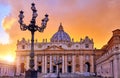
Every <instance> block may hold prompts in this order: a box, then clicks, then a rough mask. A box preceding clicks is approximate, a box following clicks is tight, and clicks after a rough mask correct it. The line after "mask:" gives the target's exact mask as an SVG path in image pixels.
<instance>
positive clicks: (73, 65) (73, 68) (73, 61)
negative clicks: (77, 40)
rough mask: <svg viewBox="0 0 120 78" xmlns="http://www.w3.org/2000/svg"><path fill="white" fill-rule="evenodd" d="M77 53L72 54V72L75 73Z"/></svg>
mask: <svg viewBox="0 0 120 78" xmlns="http://www.w3.org/2000/svg"><path fill="white" fill-rule="evenodd" d="M75 65H76V63H75V55H72V72H73V73H75Z"/></svg>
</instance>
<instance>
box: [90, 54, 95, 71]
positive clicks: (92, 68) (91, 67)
mask: <svg viewBox="0 0 120 78" xmlns="http://www.w3.org/2000/svg"><path fill="white" fill-rule="evenodd" d="M90 72H94V58H93V55H91V56H90Z"/></svg>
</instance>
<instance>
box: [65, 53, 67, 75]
mask: <svg viewBox="0 0 120 78" xmlns="http://www.w3.org/2000/svg"><path fill="white" fill-rule="evenodd" d="M65 72H66V73H67V55H65Z"/></svg>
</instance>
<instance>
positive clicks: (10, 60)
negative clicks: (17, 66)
mask: <svg viewBox="0 0 120 78" xmlns="http://www.w3.org/2000/svg"><path fill="white" fill-rule="evenodd" d="M4 60H6V61H8V62H14V57H13V56H12V55H7V56H5V57H4Z"/></svg>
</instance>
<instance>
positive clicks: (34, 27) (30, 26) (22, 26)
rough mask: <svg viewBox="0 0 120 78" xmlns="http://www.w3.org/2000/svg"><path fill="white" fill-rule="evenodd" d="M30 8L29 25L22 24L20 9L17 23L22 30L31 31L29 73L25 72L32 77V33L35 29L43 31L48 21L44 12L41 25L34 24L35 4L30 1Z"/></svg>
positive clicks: (22, 16)
mask: <svg viewBox="0 0 120 78" xmlns="http://www.w3.org/2000/svg"><path fill="white" fill-rule="evenodd" d="M31 5H32V6H31V10H32V12H33V14H32V19H31V21H30V24H29V25H26V24H24V22H23V18H24V15H23V13H24V12H23V11H22V10H21V11H20V14H19V21H18V22H19V24H20V29H21V30H22V31H25V30H29V31H30V32H31V36H32V37H31V52H30V62H29V67H30V69H29V71H30V72H29V73H26V74H29V75H30V77H29V78H34V77H33V76H34V74H33V73H32V72H33V71H35V69H34V33H35V32H36V31H39V32H43V31H44V29H45V28H46V25H47V22H48V20H49V19H48V15H47V14H46V15H45V18H44V19H42V23H41V27H39V26H38V25H36V17H37V16H38V14H37V10H36V7H35V4H34V3H32V4H31Z"/></svg>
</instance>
